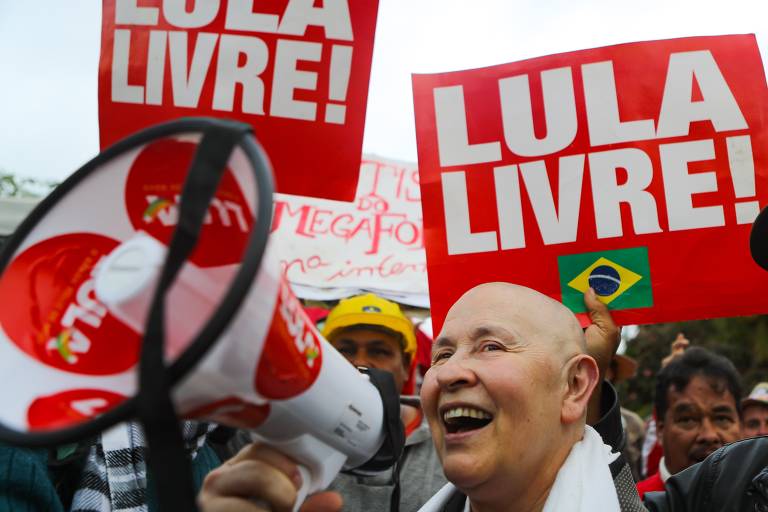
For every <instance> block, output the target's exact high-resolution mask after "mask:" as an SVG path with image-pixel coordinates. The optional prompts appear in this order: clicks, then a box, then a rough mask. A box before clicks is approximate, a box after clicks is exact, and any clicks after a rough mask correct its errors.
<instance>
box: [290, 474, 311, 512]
mask: <svg viewBox="0 0 768 512" xmlns="http://www.w3.org/2000/svg"><path fill="white" fill-rule="evenodd" d="M298 469H299V473H300V474H301V487H299V489H298V491H297V493H296V502H295V503H294V504H293V512H298V510H299V508H301V505H302V504H303V503H304V500H306V499H307V496H308V495H309V492H310V489H311V487H312V475H311V473H310V472H309V468H307V467H306V466H302V465H301V464H299V465H298Z"/></svg>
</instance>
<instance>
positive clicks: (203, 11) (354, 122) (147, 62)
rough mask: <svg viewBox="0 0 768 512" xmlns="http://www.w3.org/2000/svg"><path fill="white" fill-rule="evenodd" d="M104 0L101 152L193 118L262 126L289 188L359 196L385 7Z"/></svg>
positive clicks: (329, 0)
mask: <svg viewBox="0 0 768 512" xmlns="http://www.w3.org/2000/svg"><path fill="white" fill-rule="evenodd" d="M316 3H317V2H314V1H313V0H270V1H264V2H254V1H253V0H223V1H219V0H216V1H209V2H187V1H185V0H103V11H102V12H103V14H102V32H101V60H100V64H99V128H100V138H101V146H102V147H105V146H108V145H110V144H112V143H114V142H115V141H117V140H119V139H121V138H122V137H125V136H126V135H129V134H130V133H133V132H134V131H136V130H139V129H141V128H145V127H147V126H150V125H152V124H156V123H159V122H163V121H168V120H170V119H174V118H178V117H183V116H214V117H225V118H232V119H238V120H240V121H244V122H247V123H250V124H251V125H253V127H254V131H255V133H256V137H257V138H258V139H259V142H261V144H262V145H263V146H264V148H265V149H266V151H267V153H268V155H269V158H270V160H271V162H272V165H273V167H274V170H275V176H276V180H277V190H278V191H279V192H283V193H287V194H296V195H303V196H311V197H323V198H328V199H337V200H345V201H351V200H353V199H354V197H355V185H356V183H357V176H358V170H359V165H360V156H361V153H362V142H363V124H364V121H365V109H366V102H367V97H368V79H369V76H370V71H371V58H372V55H373V36H374V31H375V26H376V14H377V9H378V1H377V0H371V1H364V2H363V1H355V2H349V1H348V0H325V1H324V2H322V5H320V6H317V7H315V4H316Z"/></svg>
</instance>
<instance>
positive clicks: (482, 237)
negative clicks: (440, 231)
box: [440, 171, 498, 254]
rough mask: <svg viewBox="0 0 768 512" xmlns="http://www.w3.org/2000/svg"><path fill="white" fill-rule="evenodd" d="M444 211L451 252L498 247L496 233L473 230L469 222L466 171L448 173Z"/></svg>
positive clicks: (488, 249) (444, 174)
mask: <svg viewBox="0 0 768 512" xmlns="http://www.w3.org/2000/svg"><path fill="white" fill-rule="evenodd" d="M440 179H441V181H442V185H443V211H444V213H445V229H446V237H447V244H448V254H469V253H475V252H490V251H495V250H496V249H497V247H498V246H497V244H496V232H495V231H484V232H481V233H472V231H471V228H470V225H469V199H468V197H467V180H466V176H465V175H464V171H455V172H444V173H442V174H441V175H440Z"/></svg>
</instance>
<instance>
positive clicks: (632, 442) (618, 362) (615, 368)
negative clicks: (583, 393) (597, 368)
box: [606, 354, 645, 482]
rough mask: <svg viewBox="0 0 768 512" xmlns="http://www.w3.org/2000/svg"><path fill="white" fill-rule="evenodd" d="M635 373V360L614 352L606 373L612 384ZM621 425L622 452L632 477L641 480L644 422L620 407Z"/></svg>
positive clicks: (624, 379) (622, 380)
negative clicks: (624, 440)
mask: <svg viewBox="0 0 768 512" xmlns="http://www.w3.org/2000/svg"><path fill="white" fill-rule="evenodd" d="M636 373H637V361H635V360H634V359H633V358H631V357H629V356H626V355H623V354H616V355H614V356H613V358H612V359H611V364H610V366H609V367H608V372H607V373H606V379H608V382H610V383H611V384H613V385H614V386H615V385H617V384H620V383H622V382H624V381H626V380H629V379H631V378H633V377H634V376H635V374H636ZM621 425H622V426H623V427H624V432H625V433H626V438H627V442H626V446H625V447H624V450H623V451H622V453H623V454H624V458H625V459H626V460H627V463H628V464H629V468H630V469H631V470H632V478H634V479H635V481H636V482H637V481H639V480H641V474H642V473H641V467H640V466H641V461H640V455H641V452H642V449H643V439H644V437H645V424H644V423H643V419H642V418H641V417H640V416H638V415H637V413H635V412H633V411H630V410H629V409H625V408H624V407H622V408H621Z"/></svg>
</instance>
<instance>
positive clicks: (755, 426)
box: [741, 404, 768, 437]
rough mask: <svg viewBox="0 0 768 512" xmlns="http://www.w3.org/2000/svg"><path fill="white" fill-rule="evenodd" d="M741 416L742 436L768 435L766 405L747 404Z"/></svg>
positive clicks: (767, 406)
mask: <svg viewBox="0 0 768 512" xmlns="http://www.w3.org/2000/svg"><path fill="white" fill-rule="evenodd" d="M741 416H742V418H743V420H742V433H743V435H744V437H755V436H765V435H768V405H760V404H751V405H748V406H747V407H746V408H745V409H744V410H743V411H742V413H741Z"/></svg>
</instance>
